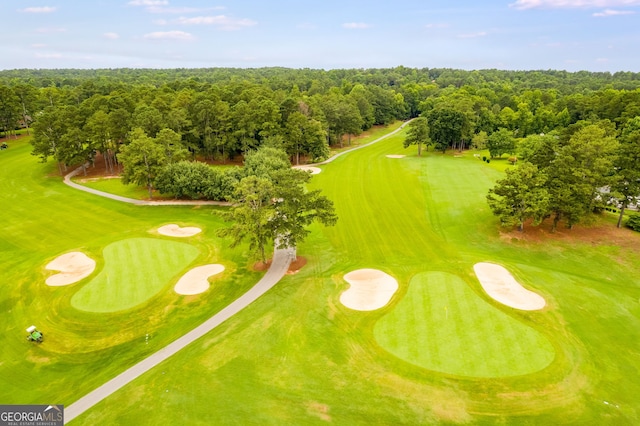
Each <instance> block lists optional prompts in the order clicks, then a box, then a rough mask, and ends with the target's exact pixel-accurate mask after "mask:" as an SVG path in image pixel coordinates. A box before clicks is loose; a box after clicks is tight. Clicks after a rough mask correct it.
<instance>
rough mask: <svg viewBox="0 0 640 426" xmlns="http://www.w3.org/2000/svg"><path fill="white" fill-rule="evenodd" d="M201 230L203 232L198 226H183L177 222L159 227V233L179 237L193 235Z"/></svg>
mask: <svg viewBox="0 0 640 426" xmlns="http://www.w3.org/2000/svg"><path fill="white" fill-rule="evenodd" d="M200 232H202V229H200V228H196V227H194V226H186V227H184V228H181V227H180V226H178V225H176V224H175V223H172V224H170V225H165V226H161V227H160V228H158V233H160V234H162V235H167V236H169V237H178V238H185V237H192V236H194V235H196V234H198V233H200Z"/></svg>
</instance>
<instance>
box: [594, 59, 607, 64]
mask: <svg viewBox="0 0 640 426" xmlns="http://www.w3.org/2000/svg"><path fill="white" fill-rule="evenodd" d="M596 62H598V63H599V64H606V63H607V62H609V58H597V59H596Z"/></svg>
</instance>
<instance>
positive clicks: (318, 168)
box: [293, 166, 322, 175]
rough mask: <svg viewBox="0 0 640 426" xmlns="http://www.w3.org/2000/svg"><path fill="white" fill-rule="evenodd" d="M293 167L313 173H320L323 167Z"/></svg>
mask: <svg viewBox="0 0 640 426" xmlns="http://www.w3.org/2000/svg"><path fill="white" fill-rule="evenodd" d="M293 168H294V169H298V170H302V171H305V172H309V173H311V174H312V175H317V174H318V173H320V172H322V169H321V168H320V167H313V166H293Z"/></svg>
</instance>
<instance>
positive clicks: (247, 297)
mask: <svg viewBox="0 0 640 426" xmlns="http://www.w3.org/2000/svg"><path fill="white" fill-rule="evenodd" d="M407 123H408V122H407ZM407 123H404V124H403V125H402V126H400V127H399V128H397V129H396V130H394V131H393V132H390V133H388V134H386V135H384V136H382V137H380V138H378V139H376V140H374V141H372V142H369V143H367V144H365V145H361V146H358V147H356V148H353V149H350V150H348V151H343V152H341V153H338V154H336V155H334V156H333V157H331V158H329V159H328V160H326V161H323V162H321V163H318V164H328V163H330V162H332V161H333V160H335V159H336V158H338V157H340V156H342V155H344V154H348V153H349V152H352V151H354V150H356V149H361V148H365V147H367V146H369V145H372V144H374V143H376V142H379V141H381V140H383V139H385V138H387V137H389V136H391V135H394V134H396V133H398V132H399V131H401V130H402V129H403V128H404V126H405V125H406V124H407ZM81 170H82V168H77V169H76V170H74V171H73V172H71V173H69V174H67V175H66V176H65V177H64V183H65V184H67V185H69V186H71V187H72V188H75V189H79V190H81V191H85V192H89V193H91V194H94V195H98V196H101V197H106V198H110V199H112V200H116V201H121V202H124V203H129V204H135V205H143V206H144V205H146V206H166V205H230V204H229V203H226V202H220V201H198V200H193V201H146V200H136V199H134V198H127V197H122V196H120V195H115V194H110V193H108V192H103V191H99V190H97V189H92V188H88V187H86V186H83V185H79V184H77V183H75V182H73V181H72V180H71V178H72V177H74V176H75V175H76V174H78V173H79V172H80V171H81ZM295 257H296V250H295V248H287V249H275V250H274V254H273V260H272V262H271V267H270V268H269V270H268V271H267V273H266V274H265V275H264V277H262V279H261V280H260V281H258V283H257V284H256V285H255V286H253V287H252V288H251V289H250V290H249V291H247V292H246V293H245V294H243V295H242V296H240V297H239V298H238V299H236V300H235V301H233V302H232V303H231V304H229V305H228V306H227V307H226V308H224V309H222V310H221V311H220V312H218V313H217V314H215V315H214V316H212V317H211V318H209V319H208V320H206V321H205V322H204V323H202V324H200V325H199V326H198V327H196V328H194V329H193V330H191V331H189V332H188V333H186V334H184V335H183V336H182V337H179V338H178V339H177V340H175V341H173V342H172V343H170V344H168V345H167V346H165V347H164V348H162V349H160V350H159V351H158V352H155V353H154V354H152V355H150V356H148V357H147V358H145V359H143V360H142V361H140V362H138V363H137V364H135V365H134V366H133V367H130V368H129V369H127V370H125V371H123V372H122V373H120V374H119V375H117V376H116V377H114V378H113V379H111V380H109V381H108V382H107V383H105V384H103V385H102V386H100V387H98V388H97V389H95V390H93V391H92V392H89V393H88V394H87V395H85V396H83V397H82V398H80V399H79V400H77V401H76V402H74V403H73V404H71V405H69V406H67V407H66V408H65V409H64V418H65V423H67V422H70V421H72V420H73V419H75V418H76V417H78V416H79V415H81V414H82V413H84V412H85V411H87V410H88V409H90V408H91V407H93V406H94V405H95V404H97V403H98V402H100V401H102V400H103V399H105V398H106V397H108V396H109V395H111V394H112V393H114V392H116V391H117V390H119V389H120V388H122V387H123V386H125V385H127V384H128V383H130V382H132V381H133V380H135V379H137V378H138V377H140V376H141V375H143V374H144V373H146V372H147V371H149V370H151V369H152V368H153V367H155V366H157V365H158V364H160V363H161V362H163V361H165V360H166V359H168V358H169V357H170V356H172V355H174V354H175V353H176V352H178V351H179V350H180V349H182V348H184V347H185V346H187V345H188V344H190V343H192V342H194V341H196V340H197V339H199V338H200V337H202V336H204V335H205V334H207V333H208V332H210V331H211V330H213V329H214V328H216V327H217V326H219V325H220V324H222V323H223V322H224V321H226V320H227V319H229V318H230V317H232V316H233V315H235V314H237V313H238V312H240V311H241V310H242V309H244V308H246V307H247V306H248V305H249V304H251V303H252V302H254V301H255V300H256V299H258V298H259V297H260V296H262V295H263V294H264V293H266V292H267V291H268V290H269V289H271V288H272V287H273V286H275V285H276V284H277V283H278V282H279V281H280V279H282V277H283V276H284V274H285V273H286V272H287V270H288V269H289V265H290V264H291V261H292V260H293V259H295Z"/></svg>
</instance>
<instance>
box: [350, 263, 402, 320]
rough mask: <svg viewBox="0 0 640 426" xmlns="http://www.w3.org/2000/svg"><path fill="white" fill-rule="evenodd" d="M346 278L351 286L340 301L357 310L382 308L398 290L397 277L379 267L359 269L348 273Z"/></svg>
mask: <svg viewBox="0 0 640 426" xmlns="http://www.w3.org/2000/svg"><path fill="white" fill-rule="evenodd" d="M344 279H345V281H346V282H348V283H349V284H350V285H351V287H349V289H348V290H346V291H345V292H344V293H342V294H341V295H340V302H342V304H343V305H344V306H346V307H347V308H350V309H354V310H356V311H374V310H376V309H380V308H382V307H383V306H385V305H386V304H387V303H389V301H390V300H391V298H392V297H393V294H394V293H395V292H396V290H398V282H397V281H396V279H395V278H393V277H392V276H391V275H388V274H386V273H384V272H382V271H379V270H377V269H358V270H356V271H352V272H349V273H348V274H346V275H345V276H344Z"/></svg>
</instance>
